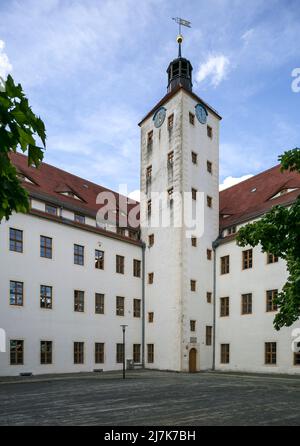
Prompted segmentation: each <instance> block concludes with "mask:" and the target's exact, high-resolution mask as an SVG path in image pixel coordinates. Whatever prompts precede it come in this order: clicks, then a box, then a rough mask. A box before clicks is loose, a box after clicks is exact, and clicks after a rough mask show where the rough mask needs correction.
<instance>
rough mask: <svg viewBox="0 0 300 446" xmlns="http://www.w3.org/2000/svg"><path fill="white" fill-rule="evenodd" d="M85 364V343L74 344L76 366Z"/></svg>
mask: <svg viewBox="0 0 300 446" xmlns="http://www.w3.org/2000/svg"><path fill="white" fill-rule="evenodd" d="M83 363H84V342H74V364H83Z"/></svg>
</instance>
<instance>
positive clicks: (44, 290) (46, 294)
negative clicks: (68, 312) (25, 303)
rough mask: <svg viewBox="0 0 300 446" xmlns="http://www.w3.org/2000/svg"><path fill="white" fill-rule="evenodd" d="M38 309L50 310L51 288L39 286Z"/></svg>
mask: <svg viewBox="0 0 300 446" xmlns="http://www.w3.org/2000/svg"><path fill="white" fill-rule="evenodd" d="M40 307H41V308H46V309H51V308H52V286H48V285H41V286H40Z"/></svg>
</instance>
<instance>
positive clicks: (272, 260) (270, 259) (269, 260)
mask: <svg viewBox="0 0 300 446" xmlns="http://www.w3.org/2000/svg"><path fill="white" fill-rule="evenodd" d="M277 262H278V257H277V256H274V254H270V253H267V263H268V264H269V263H277Z"/></svg>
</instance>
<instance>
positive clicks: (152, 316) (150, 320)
mask: <svg viewBox="0 0 300 446" xmlns="http://www.w3.org/2000/svg"><path fill="white" fill-rule="evenodd" d="M153 321H154V313H153V311H150V312H149V313H148V322H149V323H150V324H152V322H153Z"/></svg>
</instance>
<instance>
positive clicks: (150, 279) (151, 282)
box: [148, 273, 154, 285]
mask: <svg viewBox="0 0 300 446" xmlns="http://www.w3.org/2000/svg"><path fill="white" fill-rule="evenodd" d="M153 282H154V273H149V274H148V283H149V285H152V284H153Z"/></svg>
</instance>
